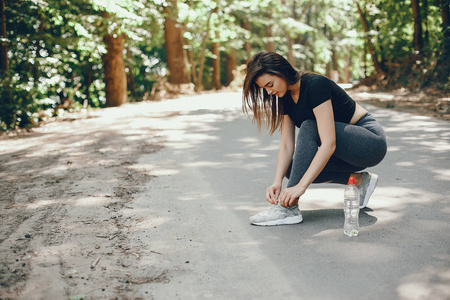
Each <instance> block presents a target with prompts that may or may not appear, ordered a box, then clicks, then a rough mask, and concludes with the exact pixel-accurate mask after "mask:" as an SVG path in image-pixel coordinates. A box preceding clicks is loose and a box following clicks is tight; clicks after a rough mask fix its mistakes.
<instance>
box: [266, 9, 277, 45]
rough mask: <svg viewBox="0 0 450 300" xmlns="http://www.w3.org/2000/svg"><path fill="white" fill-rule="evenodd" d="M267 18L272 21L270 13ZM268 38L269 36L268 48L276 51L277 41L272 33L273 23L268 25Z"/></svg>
mask: <svg viewBox="0 0 450 300" xmlns="http://www.w3.org/2000/svg"><path fill="white" fill-rule="evenodd" d="M267 18H268V22H269V23H270V22H271V19H272V16H271V15H269V16H267ZM266 38H267V43H266V50H267V51H270V52H275V43H274V41H273V34H272V24H269V25H267V27H266Z"/></svg>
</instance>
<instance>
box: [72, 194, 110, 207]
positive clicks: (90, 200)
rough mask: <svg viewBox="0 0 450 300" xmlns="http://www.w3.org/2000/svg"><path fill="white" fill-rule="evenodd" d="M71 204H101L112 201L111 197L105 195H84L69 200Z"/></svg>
mask: <svg viewBox="0 0 450 300" xmlns="http://www.w3.org/2000/svg"><path fill="white" fill-rule="evenodd" d="M71 202H72V203H73V206H103V205H106V204H109V203H111V202H114V200H113V199H112V197H105V196H93V197H84V198H80V199H76V200H72V201H71Z"/></svg>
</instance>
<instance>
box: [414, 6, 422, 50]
mask: <svg viewBox="0 0 450 300" xmlns="http://www.w3.org/2000/svg"><path fill="white" fill-rule="evenodd" d="M411 6H412V11H413V17H414V48H415V49H416V51H418V52H422V50H423V34H422V18H421V17H420V7H419V0H411Z"/></svg>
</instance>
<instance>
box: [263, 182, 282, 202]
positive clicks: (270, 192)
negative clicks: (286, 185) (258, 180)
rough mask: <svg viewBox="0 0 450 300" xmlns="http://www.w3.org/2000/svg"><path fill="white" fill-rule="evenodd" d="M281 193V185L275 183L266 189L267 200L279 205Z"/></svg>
mask: <svg viewBox="0 0 450 300" xmlns="http://www.w3.org/2000/svg"><path fill="white" fill-rule="evenodd" d="M280 192H281V184H278V183H274V184H272V185H271V186H269V187H268V188H267V189H266V200H267V202H270V203H272V204H274V205H275V204H277V203H278V197H279V196H280Z"/></svg>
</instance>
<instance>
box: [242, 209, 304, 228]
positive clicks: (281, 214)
mask: <svg viewBox="0 0 450 300" xmlns="http://www.w3.org/2000/svg"><path fill="white" fill-rule="evenodd" d="M302 221H303V218H302V214H301V213H300V210H299V209H298V205H295V206H293V207H289V208H286V207H283V206H281V205H280V204H277V205H274V206H272V207H271V208H269V209H268V210H265V211H262V212H260V213H259V214H256V215H254V216H251V217H250V223H252V224H253V225H259V226H274V225H289V224H297V223H301V222H302Z"/></svg>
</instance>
